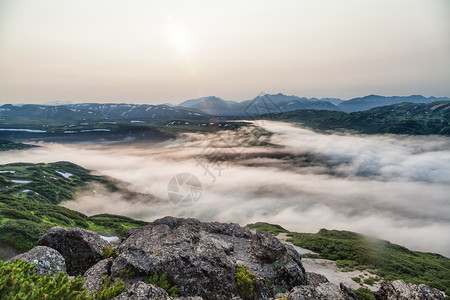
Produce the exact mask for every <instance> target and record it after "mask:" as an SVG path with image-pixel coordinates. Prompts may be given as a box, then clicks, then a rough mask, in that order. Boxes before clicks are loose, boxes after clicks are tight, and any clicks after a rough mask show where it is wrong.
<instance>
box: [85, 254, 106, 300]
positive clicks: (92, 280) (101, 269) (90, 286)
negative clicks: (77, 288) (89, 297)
mask: <svg viewBox="0 0 450 300" xmlns="http://www.w3.org/2000/svg"><path fill="white" fill-rule="evenodd" d="M112 262H113V260H112V258H108V259H104V260H101V261H99V262H98V263H96V264H95V265H93V266H92V267H90V268H89V269H88V270H87V271H86V272H85V273H84V275H83V280H84V288H85V289H87V290H88V291H89V292H93V291H98V290H99V289H100V288H101V287H102V283H103V280H102V278H103V276H109V274H110V270H111V265H112Z"/></svg>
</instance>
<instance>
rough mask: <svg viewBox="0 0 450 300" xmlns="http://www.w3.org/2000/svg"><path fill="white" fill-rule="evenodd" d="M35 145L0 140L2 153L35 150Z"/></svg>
mask: <svg viewBox="0 0 450 300" xmlns="http://www.w3.org/2000/svg"><path fill="white" fill-rule="evenodd" d="M33 147H35V146H33V145H27V144H22V143H14V142H11V141H7V140H0V152H2V151H10V150H24V149H29V148H33Z"/></svg>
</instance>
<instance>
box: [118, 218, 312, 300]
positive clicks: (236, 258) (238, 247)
mask: <svg viewBox="0 0 450 300" xmlns="http://www.w3.org/2000/svg"><path fill="white" fill-rule="evenodd" d="M258 245H259V246H260V247H262V249H263V250H259V251H257V250H256V247H257V246H258ZM271 247H272V248H271ZM265 251H267V252H269V253H264V252H265ZM238 265H245V266H249V268H250V271H251V272H252V273H254V274H255V275H256V280H255V294H256V298H258V299H267V298H269V297H270V296H273V294H274V291H275V290H276V289H277V288H279V287H280V286H281V287H284V288H285V289H288V290H290V289H291V288H292V287H294V286H296V285H301V284H304V283H306V277H305V271H304V269H303V267H302V264H301V261H300V257H299V255H298V253H297V252H296V251H295V250H294V249H293V248H292V247H290V246H285V245H283V244H281V243H280V242H279V241H278V240H277V239H276V238H275V237H273V236H271V235H265V234H258V235H257V236H256V237H253V236H252V235H251V233H250V231H248V229H246V228H241V227H240V226H239V225H237V224H223V223H216V222H214V223H202V222H200V221H198V220H195V219H181V218H172V217H166V218H163V219H160V220H157V221H155V222H153V224H151V225H148V226H145V227H141V228H134V229H132V230H130V231H129V233H128V237H127V238H126V240H125V241H123V242H122V244H121V245H120V246H119V248H118V257H117V258H116V259H115V260H114V262H113V264H112V267H111V275H112V276H120V274H121V270H123V269H129V270H131V271H133V272H134V273H135V276H136V277H139V276H144V278H145V277H146V276H149V275H151V274H153V273H154V272H157V273H159V274H162V273H165V272H166V273H167V279H168V281H169V282H170V283H171V284H176V285H177V286H178V288H179V290H180V292H179V293H180V295H182V296H184V297H188V296H201V297H203V298H205V299H230V298H232V297H235V296H238V295H239V292H238V289H237V286H236V281H235V273H236V268H237V266H238Z"/></svg>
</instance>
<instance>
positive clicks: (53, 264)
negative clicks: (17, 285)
mask: <svg viewBox="0 0 450 300" xmlns="http://www.w3.org/2000/svg"><path fill="white" fill-rule="evenodd" d="M18 259H21V260H25V261H27V262H29V263H30V264H33V265H34V266H35V269H34V270H33V273H37V274H38V275H41V276H42V275H48V274H50V275H52V276H54V275H57V274H59V273H66V262H65V260H64V257H63V256H62V255H61V253H59V252H58V251H56V250H55V249H52V248H49V247H45V246H36V247H34V248H33V249H31V250H30V251H28V252H25V253H23V254H19V255H17V256H14V257H13V258H11V259H10V260H9V261H10V262H14V261H16V260H18Z"/></svg>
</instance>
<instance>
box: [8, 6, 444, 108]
mask: <svg viewBox="0 0 450 300" xmlns="http://www.w3.org/2000/svg"><path fill="white" fill-rule="evenodd" d="M449 53H450V2H449V1H448V0H396V1H389V0H365V1H360V0H340V1H336V0H301V1H300V0H292V1H291V0H285V1H282V2H280V1H268V0H254V1H251V0H250V1H235V0H230V1H206V0H205V1H203V0H193V1H168V0H161V1H159V0H156V1H146V0H134V1H119V0H96V1H88V0H76V1H75V0H40V1H33V0H0V104H4V103H45V102H50V101H72V102H88V101H89V102H93V101H94V102H130V103H149V104H157V103H166V102H169V103H179V102H181V101H183V100H186V99H192V98H198V97H203V96H210V95H215V96H218V97H221V98H224V99H227V100H237V101H241V100H247V99H252V98H254V97H255V96H257V95H259V94H260V93H261V92H265V93H278V92H282V93H285V94H293V95H298V96H301V97H303V96H305V97H319V98H320V97H340V98H343V99H350V98H353V97H358V96H365V95H368V94H380V95H410V94H423V95H425V96H450V84H449V82H450V54H449Z"/></svg>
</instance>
